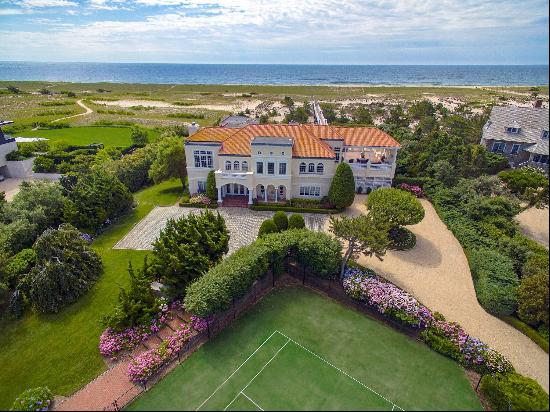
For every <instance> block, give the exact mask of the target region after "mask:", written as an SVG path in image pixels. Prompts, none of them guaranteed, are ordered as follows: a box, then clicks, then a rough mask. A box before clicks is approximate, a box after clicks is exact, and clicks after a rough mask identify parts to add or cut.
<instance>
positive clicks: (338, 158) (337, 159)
mask: <svg viewBox="0 0 550 412" xmlns="http://www.w3.org/2000/svg"><path fill="white" fill-rule="evenodd" d="M334 154H335V155H336V161H337V162H339V161H340V148H339V147H335V148H334Z"/></svg>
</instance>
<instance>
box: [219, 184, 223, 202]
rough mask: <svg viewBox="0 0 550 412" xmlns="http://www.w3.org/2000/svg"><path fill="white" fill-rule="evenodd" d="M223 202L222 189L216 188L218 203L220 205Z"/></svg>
mask: <svg viewBox="0 0 550 412" xmlns="http://www.w3.org/2000/svg"><path fill="white" fill-rule="evenodd" d="M221 202H223V199H222V188H221V187H218V203H221Z"/></svg>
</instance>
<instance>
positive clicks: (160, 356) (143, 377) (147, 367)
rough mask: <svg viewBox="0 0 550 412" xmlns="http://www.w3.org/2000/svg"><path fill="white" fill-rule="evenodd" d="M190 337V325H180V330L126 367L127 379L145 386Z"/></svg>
mask: <svg viewBox="0 0 550 412" xmlns="http://www.w3.org/2000/svg"><path fill="white" fill-rule="evenodd" d="M191 335H192V330H191V326H190V325H185V324H181V325H180V329H178V330H177V331H176V332H174V334H173V335H171V336H170V337H168V338H167V339H165V340H163V341H162V343H161V344H160V345H159V346H158V347H156V348H154V349H151V350H148V351H147V352H143V353H142V354H141V355H139V356H137V357H136V358H135V359H133V360H132V361H131V362H130V364H129V365H128V377H129V378H130V381H132V382H134V383H140V384H142V385H143V384H145V383H146V382H147V381H148V380H149V379H150V378H151V377H152V376H153V375H154V374H155V373H157V372H158V371H159V370H160V369H161V368H162V367H163V366H164V365H165V364H166V363H167V362H168V361H169V360H170V359H172V358H173V357H174V356H176V355H177V354H178V353H179V352H180V351H181V350H182V349H183V347H184V346H185V344H186V343H187V342H188V341H189V338H190V337H191Z"/></svg>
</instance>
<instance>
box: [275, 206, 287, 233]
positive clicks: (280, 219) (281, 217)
mask: <svg viewBox="0 0 550 412" xmlns="http://www.w3.org/2000/svg"><path fill="white" fill-rule="evenodd" d="M273 222H274V223H275V225H277V229H279V232H282V231H284V230H287V229H288V217H287V216H286V213H285V212H283V211H278V212H275V214H274V215H273Z"/></svg>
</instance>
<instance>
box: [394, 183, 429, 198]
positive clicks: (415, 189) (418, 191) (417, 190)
mask: <svg viewBox="0 0 550 412" xmlns="http://www.w3.org/2000/svg"><path fill="white" fill-rule="evenodd" d="M399 189H401V190H406V191H407V192H410V193H412V194H413V195H414V196H416V197H420V198H421V197H424V192H423V190H422V188H421V187H420V186H416V185H409V184H407V183H401V184H400V185H399Z"/></svg>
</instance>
